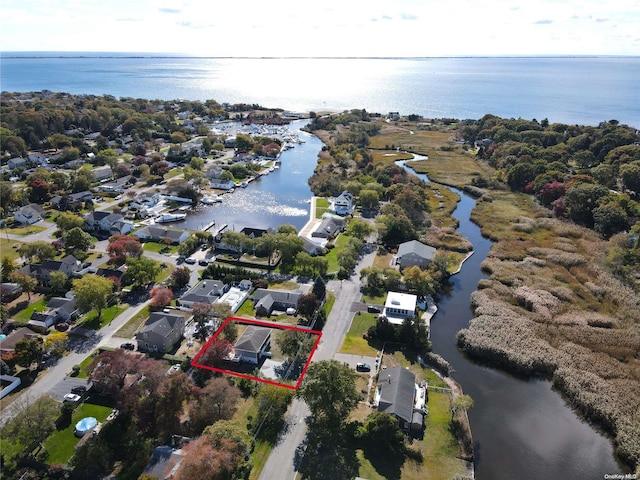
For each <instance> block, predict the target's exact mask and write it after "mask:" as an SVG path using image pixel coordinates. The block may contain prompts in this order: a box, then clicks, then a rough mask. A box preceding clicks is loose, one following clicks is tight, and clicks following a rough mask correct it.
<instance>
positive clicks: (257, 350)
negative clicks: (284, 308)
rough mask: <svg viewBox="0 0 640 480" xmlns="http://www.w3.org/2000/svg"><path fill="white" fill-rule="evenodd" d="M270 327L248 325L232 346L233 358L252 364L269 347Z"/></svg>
mask: <svg viewBox="0 0 640 480" xmlns="http://www.w3.org/2000/svg"><path fill="white" fill-rule="evenodd" d="M270 342H271V329H270V328H267V327H258V326H255V325H249V326H248V327H247V329H246V330H245V331H244V332H243V334H242V335H241V336H240V338H239V339H238V340H237V341H236V343H235V345H234V346H233V349H234V354H235V359H237V360H239V361H241V362H248V363H252V364H254V365H257V364H258V363H260V360H261V359H262V357H263V356H265V353H266V352H267V351H268V350H269V348H271V343H270Z"/></svg>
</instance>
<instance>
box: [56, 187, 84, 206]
mask: <svg viewBox="0 0 640 480" xmlns="http://www.w3.org/2000/svg"><path fill="white" fill-rule="evenodd" d="M87 200H93V193H91V192H90V191H89V190H85V191H84V192H77V193H70V194H69V195H56V196H55V197H52V198H51V204H52V205H54V206H55V207H56V208H60V204H61V203H62V204H64V202H66V203H68V205H69V206H71V207H81V206H82V202H85V201H87Z"/></svg>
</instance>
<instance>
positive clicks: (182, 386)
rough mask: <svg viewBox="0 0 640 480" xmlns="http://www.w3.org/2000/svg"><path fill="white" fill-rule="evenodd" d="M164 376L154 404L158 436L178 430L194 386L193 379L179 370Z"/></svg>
mask: <svg viewBox="0 0 640 480" xmlns="http://www.w3.org/2000/svg"><path fill="white" fill-rule="evenodd" d="M165 378H166V380H165V381H164V382H163V383H162V384H161V385H160V388H159V389H158V399H157V405H156V419H155V428H156V432H157V436H158V437H160V438H162V437H165V436H166V435H171V434H175V432H179V431H180V418H181V416H182V414H183V410H184V408H185V405H186V404H187V403H188V401H189V400H191V398H192V397H193V389H194V387H195V385H194V384H193V380H191V378H190V377H188V376H187V375H186V374H185V373H184V372H182V371H180V370H178V371H177V372H175V373H172V374H171V375H169V376H168V377H165Z"/></svg>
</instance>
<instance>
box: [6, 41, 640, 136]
mask: <svg viewBox="0 0 640 480" xmlns="http://www.w3.org/2000/svg"><path fill="white" fill-rule="evenodd" d="M639 79H640V57H517V58H513V57H490V58H484V57H464V58H412V59H404V58H368V59H354V58H349V59H335V58H326V59H325V58H194V57H163V56H158V55H155V56H152V55H150V54H136V55H132V54H114V53H104V54H96V53H84V54H83V53H64V54H60V53H24V52H20V53H11V52H4V53H3V54H2V56H1V57H0V89H1V90H2V91H12V92H21V91H38V90H44V89H46V90H52V91H57V92H68V93H78V94H80V93H87V94H96V95H102V94H109V95H114V96H116V97H134V98H150V99H162V100H173V99H178V98H181V99H187V100H206V99H214V100H216V101H218V102H221V103H222V102H228V103H249V104H253V103H257V104H260V105H262V106H265V107H279V108H284V109H287V110H293V111H304V112H307V111H326V110H329V111H342V110H345V109H351V108H364V109H366V110H367V111H369V112H378V113H387V112H390V111H398V112H400V113H401V114H410V113H416V114H420V115H423V116H425V117H427V118H444V117H448V118H458V119H467V118H472V119H477V118H481V117H482V116H483V115H485V114H487V113H491V114H494V115H498V116H501V117H507V118H511V117H513V118H526V119H532V118H536V119H538V120H541V119H543V118H547V119H549V121H551V122H561V123H568V124H574V123H577V124H585V125H597V124H599V123H600V122H602V121H606V120H612V119H615V120H618V121H620V122H621V123H625V124H628V125H631V126H635V127H640V80H639Z"/></svg>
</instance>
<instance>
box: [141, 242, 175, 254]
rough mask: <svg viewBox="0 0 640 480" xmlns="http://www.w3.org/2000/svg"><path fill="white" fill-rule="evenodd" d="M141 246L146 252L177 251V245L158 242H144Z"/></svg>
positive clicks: (170, 252) (168, 252)
mask: <svg viewBox="0 0 640 480" xmlns="http://www.w3.org/2000/svg"><path fill="white" fill-rule="evenodd" d="M142 248H143V249H144V250H145V251H147V252H155V253H167V254H169V255H173V254H175V253H178V245H166V244H164V243H159V242H145V243H144V245H143V247H142Z"/></svg>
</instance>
